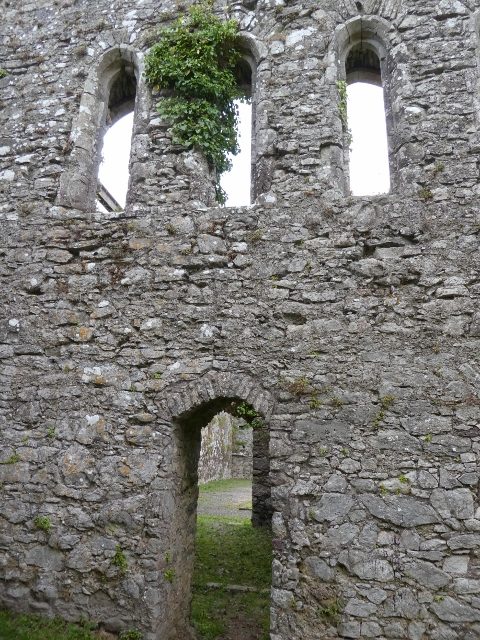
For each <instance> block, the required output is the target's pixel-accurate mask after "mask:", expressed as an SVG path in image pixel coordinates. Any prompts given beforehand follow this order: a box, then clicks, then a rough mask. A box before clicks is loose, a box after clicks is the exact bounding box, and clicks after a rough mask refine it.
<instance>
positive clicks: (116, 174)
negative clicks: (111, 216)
mask: <svg viewBox="0 0 480 640" xmlns="http://www.w3.org/2000/svg"><path fill="white" fill-rule="evenodd" d="M136 93H137V81H136V78H135V72H134V68H133V65H131V64H126V63H125V62H124V63H123V64H122V65H121V68H120V69H119V70H118V73H117V74H116V76H115V77H114V80H113V82H112V85H111V87H110V91H109V96H108V109H107V114H106V119H105V127H104V130H105V132H104V135H103V137H102V140H101V154H100V166H99V169H98V175H97V193H96V197H97V208H98V209H100V210H104V209H106V210H107V211H108V210H119V209H123V208H124V207H125V202H126V196H127V189H128V180H129V161H130V148H131V139H132V130H133V115H134V109H135V97H136Z"/></svg>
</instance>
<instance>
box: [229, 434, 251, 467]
mask: <svg viewBox="0 0 480 640" xmlns="http://www.w3.org/2000/svg"><path fill="white" fill-rule="evenodd" d="M252 455H253V429H252V428H251V427H247V426H243V427H238V426H237V428H236V429H234V430H233V450H232V478H244V479H248V478H251V477H252Z"/></svg>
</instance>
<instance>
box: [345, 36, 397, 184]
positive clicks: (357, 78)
mask: <svg viewBox="0 0 480 640" xmlns="http://www.w3.org/2000/svg"><path fill="white" fill-rule="evenodd" d="M345 73H346V80H347V114H348V128H349V133H350V136H351V140H350V154H349V156H350V157H349V166H350V190H351V192H352V194H353V195H356V196H368V195H378V194H381V193H388V192H389V191H390V168H389V156H388V136H387V123H386V116H385V103H384V95H383V82H382V71H381V63H380V58H379V56H378V53H377V52H376V50H375V49H374V48H373V46H371V45H370V44H369V43H366V42H360V43H358V44H356V45H355V46H353V47H352V48H351V49H350V51H349V53H348V56H347V58H346V61H345Z"/></svg>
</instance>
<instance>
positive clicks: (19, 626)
mask: <svg viewBox="0 0 480 640" xmlns="http://www.w3.org/2000/svg"><path fill="white" fill-rule="evenodd" d="M0 638H1V640H98V635H97V634H95V633H93V632H92V631H91V629H90V628H89V625H88V624H86V625H76V624H70V623H68V622H65V621H63V620H58V619H53V620H50V619H48V618H41V617H39V616H31V615H28V616H27V615H18V614H14V613H11V612H9V611H0Z"/></svg>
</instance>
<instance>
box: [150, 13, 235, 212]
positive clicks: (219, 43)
mask: <svg viewBox="0 0 480 640" xmlns="http://www.w3.org/2000/svg"><path fill="white" fill-rule="evenodd" d="M240 59H241V50H240V43H239V36H238V24H237V22H236V21H235V20H227V21H226V22H223V21H221V20H220V19H219V18H218V17H217V16H215V15H214V13H213V9H212V5H211V3H209V2H203V3H201V4H196V5H193V6H192V7H190V9H189V10H188V13H187V14H186V15H184V16H183V17H181V18H179V19H178V20H177V21H176V22H175V23H174V24H173V26H171V27H167V28H164V29H162V30H161V31H160V33H159V39H158V42H157V43H156V44H154V45H153V47H152V48H151V49H150V51H149V53H148V54H147V56H146V59H145V75H146V78H147V81H148V83H149V84H150V85H151V86H152V87H154V88H155V89H157V90H168V91H170V92H171V95H169V96H167V97H164V98H162V99H161V100H160V102H159V103H158V106H157V108H158V111H159V112H160V114H161V115H162V116H163V117H165V118H166V119H167V121H169V122H170V123H171V131H172V134H173V139H174V141H175V142H178V143H180V144H182V145H184V146H186V147H187V148H194V149H197V150H199V151H201V152H202V153H203V155H204V156H205V158H206V160H207V161H208V163H209V165H210V167H211V168H212V169H214V170H215V174H216V184H215V190H216V199H217V201H218V202H220V203H224V202H225V193H224V192H223V190H222V188H221V187H220V183H219V180H220V176H221V174H222V173H223V172H224V171H226V170H227V169H229V168H230V166H231V162H230V160H229V159H228V154H229V153H231V154H233V155H235V154H236V153H238V151H239V148H238V144H237V122H238V110H237V108H236V105H235V104H234V100H236V99H238V98H244V96H243V95H242V92H241V91H240V89H239V87H238V83H237V79H236V74H235V70H236V66H237V64H238V63H239V61H240Z"/></svg>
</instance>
